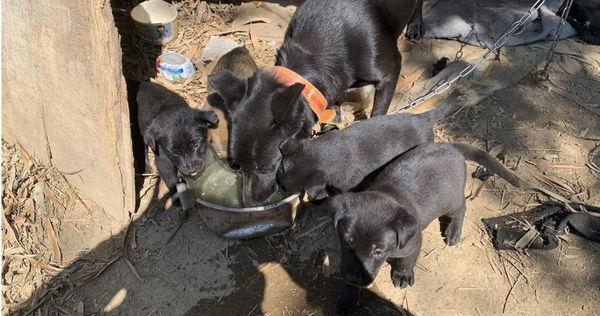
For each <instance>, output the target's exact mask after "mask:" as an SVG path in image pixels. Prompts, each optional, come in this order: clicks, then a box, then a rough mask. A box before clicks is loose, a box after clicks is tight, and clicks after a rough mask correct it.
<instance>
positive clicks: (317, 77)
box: [208, 0, 422, 206]
mask: <svg viewBox="0 0 600 316" xmlns="http://www.w3.org/2000/svg"><path fill="white" fill-rule="evenodd" d="M421 5H422V3H421V0H378V1H369V0H329V1H322V0H308V1H306V2H305V3H304V4H303V5H301V6H300V7H299V8H298V9H297V10H296V12H295V13H294V15H293V17H292V19H291V21H290V24H289V26H288V28H287V31H286V34H285V38H284V41H283V44H282V46H281V47H280V49H279V51H278V53H277V58H276V65H277V66H275V67H273V68H269V69H261V70H259V71H258V72H256V74H255V75H254V76H252V77H250V78H249V79H248V80H243V79H240V78H238V77H236V76H235V75H233V74H232V73H230V72H227V71H225V72H222V73H220V74H217V75H214V76H210V77H209V78H208V80H209V83H210V84H211V85H212V87H213V88H214V89H215V91H216V93H213V94H211V95H210V96H209V98H208V100H209V102H210V103H211V105H213V106H216V107H220V108H222V109H223V110H224V111H225V113H226V114H227V117H228V119H229V121H230V124H231V128H230V135H229V159H230V161H231V163H230V165H231V166H232V167H233V168H241V170H242V175H243V185H244V189H243V192H242V200H243V202H244V204H245V205H247V206H253V205H258V204H260V203H261V202H262V201H264V200H266V199H267V198H268V197H269V196H270V195H271V194H272V193H273V192H275V190H276V188H277V184H276V182H275V176H276V172H277V169H278V167H279V163H280V161H281V153H280V152H279V145H280V144H281V142H283V141H284V140H286V139H288V138H290V137H295V138H298V139H305V138H308V137H309V136H310V132H311V128H312V126H313V125H314V124H315V123H316V122H317V121H326V120H327V118H328V117H331V110H326V109H325V108H326V106H327V104H333V103H334V102H335V101H336V99H337V98H338V97H339V96H340V94H341V93H342V92H343V91H344V90H346V89H348V88H350V87H357V86H361V85H366V84H373V85H374V86H375V88H376V92H375V99H374V106H373V111H372V115H382V114H385V113H386V112H387V110H388V107H389V105H390V102H391V100H392V96H393V94H394V90H395V87H396V83H397V80H398V75H399V73H400V61H401V58H400V53H399V52H398V49H397V46H396V40H397V39H398V36H399V35H400V33H401V32H402V30H403V29H404V27H405V26H406V25H407V24H408V23H409V22H410V23H411V25H410V26H409V28H408V30H409V32H408V33H409V34H408V35H409V36H414V37H417V36H420V33H421V29H422V19H421V17H420V13H421V9H420V6H421ZM417 7H419V8H417Z"/></svg>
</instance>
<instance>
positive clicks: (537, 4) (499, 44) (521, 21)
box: [390, 0, 573, 114]
mask: <svg viewBox="0 0 600 316" xmlns="http://www.w3.org/2000/svg"><path fill="white" fill-rule="evenodd" d="M567 1H571V2H573V0H567ZM544 2H546V0H537V1H536V2H535V3H534V4H533V6H532V7H531V8H529V11H527V13H525V14H523V16H521V18H520V19H518V20H517V21H515V22H514V23H513V24H512V25H511V27H510V28H509V29H508V31H507V32H506V33H504V34H503V35H502V36H500V38H498V39H497V40H496V42H494V46H493V47H492V48H490V49H489V50H488V51H487V52H486V53H485V54H483V55H481V56H479V57H478V58H477V59H475V60H474V61H473V62H471V63H470V64H469V65H468V66H467V67H465V68H464V69H463V70H462V71H461V72H460V73H459V74H458V75H457V76H456V77H454V78H452V80H449V81H446V82H444V83H443V84H441V85H439V86H437V87H436V88H435V89H434V90H433V91H431V92H429V93H427V94H426V95H424V96H421V97H419V98H417V99H416V100H414V101H412V102H410V103H408V104H406V105H404V106H403V107H401V108H399V109H396V110H394V111H392V112H390V114H394V113H398V112H401V111H404V110H408V109H411V108H414V107H415V106H417V105H419V104H421V103H423V102H425V101H427V100H428V99H430V98H432V97H433V96H435V95H438V94H441V93H443V92H444V91H446V90H448V89H449V88H450V87H451V86H452V85H453V84H454V83H455V82H456V81H458V80H459V79H460V78H465V77H467V76H468V75H470V74H471V73H472V72H473V70H475V68H477V66H479V64H481V63H482V62H483V61H484V60H485V59H486V58H487V57H488V56H489V55H491V54H493V53H494V52H495V51H496V50H498V49H499V48H500V47H502V46H503V45H504V44H506V42H507V41H508V40H509V39H510V38H511V36H512V35H513V34H515V33H517V31H518V30H519V29H521V28H522V27H523V25H524V24H525V22H527V21H528V20H529V18H531V16H532V15H533V14H535V13H536V12H537V11H538V10H539V9H540V7H541V6H542V5H543V4H544ZM569 7H570V5H569ZM565 11H566V10H565ZM563 14H564V11H563ZM563 21H564V20H561V24H560V25H559V31H557V34H560V31H562V26H563V24H564V22H563ZM519 33H520V32H519ZM557 36H558V35H557ZM553 47H554V45H553ZM550 59H551V58H550Z"/></svg>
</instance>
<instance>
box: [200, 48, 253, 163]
mask: <svg viewBox="0 0 600 316" xmlns="http://www.w3.org/2000/svg"><path fill="white" fill-rule="evenodd" d="M224 70H228V71H231V73H233V74H234V75H236V76H237V77H240V78H243V79H246V78H249V77H251V76H252V75H253V74H254V73H255V72H256V71H257V70H258V67H257V66H256V63H255V62H254V59H252V56H250V53H249V52H248V50H247V49H246V48H244V47H237V48H234V49H233V50H231V51H229V52H227V53H226V54H225V55H223V56H221V57H219V60H218V61H217V62H216V64H215V66H214V68H213V69H212V70H211V72H210V74H211V75H214V74H218V73H220V72H222V71H224ZM213 92H214V89H213V88H212V87H211V86H210V85H208V87H207V89H206V93H207V94H209V95H210V94H211V93H213ZM204 109H205V110H211V111H214V112H215V113H216V114H217V117H218V118H219V124H218V125H217V127H216V128H211V129H209V130H208V137H209V138H210V140H211V143H212V145H213V148H214V149H215V151H216V152H217V154H218V155H219V157H221V158H226V157H227V143H228V139H229V136H228V135H229V129H228V124H227V120H226V119H225V113H223V111H222V110H221V109H219V108H217V107H213V106H211V105H210V104H209V102H207V104H206V106H205V108H204Z"/></svg>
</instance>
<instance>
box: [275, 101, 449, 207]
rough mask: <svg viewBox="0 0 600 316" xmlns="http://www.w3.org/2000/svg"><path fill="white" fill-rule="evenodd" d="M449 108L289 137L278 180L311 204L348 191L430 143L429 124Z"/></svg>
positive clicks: (285, 145)
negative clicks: (314, 135)
mask: <svg viewBox="0 0 600 316" xmlns="http://www.w3.org/2000/svg"><path fill="white" fill-rule="evenodd" d="M454 108H455V107H454V106H453V104H448V103H442V104H440V105H438V106H437V107H436V108H435V109H433V110H430V111H427V112H424V113H420V114H409V113H399V114H392V115H383V116H378V117H374V118H370V119H368V120H365V121H361V122H357V123H354V124H353V125H351V126H349V127H348V128H346V129H343V130H341V131H331V132H328V133H326V134H324V135H322V136H320V137H318V138H316V139H313V140H308V139H304V140H297V139H295V138H289V139H288V140H286V141H285V142H283V143H282V144H281V152H282V154H283V161H282V162H281V165H280V168H279V171H278V173H277V182H278V183H279V184H280V185H281V186H282V187H283V188H284V189H285V190H286V191H289V192H305V193H306V194H307V195H308V197H309V199H310V200H320V199H323V198H325V197H326V196H327V193H330V194H332V193H333V194H336V193H340V192H346V191H349V190H351V189H352V188H354V187H356V186H358V185H359V184H360V183H361V181H363V179H364V178H365V177H366V176H367V175H369V174H370V173H371V172H373V171H375V170H376V169H378V168H380V167H381V166H383V165H385V164H386V163H388V162H389V161H390V160H392V159H394V157H397V156H398V155H400V154H402V153H404V152H405V151H407V150H409V149H411V148H413V147H414V146H417V145H419V144H423V143H427V142H433V124H434V123H435V122H436V121H437V120H439V119H441V118H443V117H444V116H446V114H447V113H450V112H451V111H452V110H453V109H454Z"/></svg>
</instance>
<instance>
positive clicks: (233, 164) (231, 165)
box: [227, 158, 241, 171]
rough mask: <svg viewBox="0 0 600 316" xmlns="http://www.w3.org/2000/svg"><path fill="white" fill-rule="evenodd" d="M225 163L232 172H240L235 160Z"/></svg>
mask: <svg viewBox="0 0 600 316" xmlns="http://www.w3.org/2000/svg"><path fill="white" fill-rule="evenodd" d="M227 163H228V164H229V167H230V168H231V169H233V170H236V171H237V170H240V168H241V167H240V164H239V163H238V162H237V161H236V160H233V159H231V158H230V159H228V160H227Z"/></svg>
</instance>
